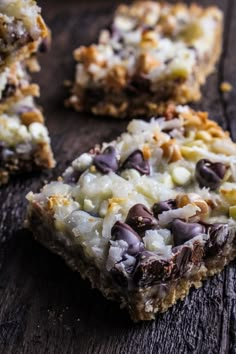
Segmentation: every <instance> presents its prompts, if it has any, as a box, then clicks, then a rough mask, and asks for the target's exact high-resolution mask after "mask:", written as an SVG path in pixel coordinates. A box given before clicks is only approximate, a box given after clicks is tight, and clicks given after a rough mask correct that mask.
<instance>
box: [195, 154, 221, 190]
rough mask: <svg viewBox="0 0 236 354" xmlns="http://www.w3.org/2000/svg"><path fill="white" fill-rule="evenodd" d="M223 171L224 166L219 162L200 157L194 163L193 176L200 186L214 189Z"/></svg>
mask: <svg viewBox="0 0 236 354" xmlns="http://www.w3.org/2000/svg"><path fill="white" fill-rule="evenodd" d="M225 173H226V166H225V165H224V164H222V163H221V162H216V163H212V162H211V161H209V160H206V159H201V160H199V161H198V163H197V165H196V170H195V177H196V180H197V182H198V184H199V186H200V187H201V188H203V187H209V188H210V189H211V190H216V189H217V188H218V187H219V186H220V183H221V181H222V179H223V178H224V175H225Z"/></svg>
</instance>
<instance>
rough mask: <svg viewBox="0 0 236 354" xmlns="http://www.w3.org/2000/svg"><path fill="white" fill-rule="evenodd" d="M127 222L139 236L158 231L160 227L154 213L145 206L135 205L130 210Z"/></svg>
mask: <svg viewBox="0 0 236 354" xmlns="http://www.w3.org/2000/svg"><path fill="white" fill-rule="evenodd" d="M125 222H126V224H128V225H130V226H131V227H132V228H133V229H134V230H135V231H136V232H137V233H139V234H143V233H145V231H146V230H150V229H156V228H157V226H158V221H157V219H156V218H155V217H154V216H153V213H152V212H151V211H150V210H149V209H148V208H147V207H146V206H145V205H143V204H135V205H134V206H133V207H132V208H131V209H130V210H129V212H128V215H127V218H126V221H125Z"/></svg>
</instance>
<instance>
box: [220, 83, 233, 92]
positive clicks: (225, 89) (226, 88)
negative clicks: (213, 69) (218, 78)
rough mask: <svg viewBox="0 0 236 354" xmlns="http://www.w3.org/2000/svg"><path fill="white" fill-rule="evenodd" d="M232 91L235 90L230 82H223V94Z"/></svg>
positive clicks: (221, 86)
mask: <svg viewBox="0 0 236 354" xmlns="http://www.w3.org/2000/svg"><path fill="white" fill-rule="evenodd" d="M232 89H233V86H232V85H231V84H230V83H229V82H227V81H223V82H222V83H221V84H220V90H221V91H222V92H230V91H232Z"/></svg>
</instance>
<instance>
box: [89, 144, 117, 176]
mask: <svg viewBox="0 0 236 354" xmlns="http://www.w3.org/2000/svg"><path fill="white" fill-rule="evenodd" d="M93 163H94V165H95V166H96V168H97V169H98V170H99V171H100V172H102V173H109V172H111V171H113V172H116V171H117V170H118V162H117V158H116V150H115V148H114V147H113V146H108V147H107V148H106V149H105V150H104V151H103V152H102V153H101V154H99V155H96V156H95V157H94V159H93Z"/></svg>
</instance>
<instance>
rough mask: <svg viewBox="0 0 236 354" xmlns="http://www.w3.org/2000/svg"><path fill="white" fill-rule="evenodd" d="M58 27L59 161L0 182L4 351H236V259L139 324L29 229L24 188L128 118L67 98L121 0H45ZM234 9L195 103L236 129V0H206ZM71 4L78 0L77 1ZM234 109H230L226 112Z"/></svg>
mask: <svg viewBox="0 0 236 354" xmlns="http://www.w3.org/2000/svg"><path fill="white" fill-rule="evenodd" d="M39 3H40V4H42V6H43V9H44V15H45V17H46V18H47V20H48V23H49V25H50V27H51V28H52V30H53V39H54V40H53V46H52V51H51V53H49V54H47V55H46V56H45V57H44V58H43V57H42V60H41V63H42V72H41V73H40V74H38V75H36V76H35V79H36V80H37V81H38V82H39V83H40V85H41V88H42V97H41V99H40V103H41V104H42V106H43V107H44V109H45V114H46V116H47V117H48V127H49V130H50V132H51V135H52V141H53V148H54V151H55V155H56V158H57V160H58V165H57V167H56V169H55V170H54V171H52V172H47V173H46V172H45V173H43V174H40V175H39V174H32V175H31V176H29V177H28V178H26V176H24V177H21V178H20V179H15V180H14V181H12V182H11V183H10V184H9V185H8V186H7V187H5V188H3V189H1V191H0V200H1V202H2V203H1V205H0V215H1V217H0V233H1V235H0V242H1V247H0V268H1V272H0V352H2V353H12V354H13V353H14V354H15V353H56V354H58V353H63V354H64V353H79V354H80V353H102V354H103V353H109V354H110V353H147V354H149V353H212V354H214V353H226V352H228V351H230V352H232V353H235V352H236V335H235V333H236V321H235V317H236V307H235V299H236V285H235V282H234V279H235V278H236V267H235V262H234V263H232V264H231V265H230V266H229V267H227V269H226V270H225V271H224V272H223V273H221V274H220V275H218V276H216V277H214V278H212V279H210V280H208V281H206V282H205V283H204V286H203V288H202V289H199V290H192V291H190V295H189V296H188V297H187V298H186V300H185V301H184V302H182V303H178V304H176V305H175V306H174V307H173V308H172V309H170V311H168V312H167V313H165V314H162V315H159V316H157V318H156V320H155V321H153V322H150V323H141V324H135V325H134V324H133V323H132V322H131V321H130V319H129V317H128V315H127V313H126V311H124V310H120V309H119V306H118V305H117V304H114V303H112V302H108V301H106V300H105V299H104V298H103V297H102V296H101V295H100V293H99V292H98V291H96V290H91V289H90V286H89V283H88V282H86V281H82V280H81V279H80V277H79V275H78V274H75V273H73V272H71V271H70V270H69V269H68V268H67V267H66V266H65V265H64V263H63V261H62V260H61V259H59V257H56V256H55V255H52V254H51V253H50V252H48V251H47V250H45V249H44V248H43V247H41V246H40V245H38V244H37V243H36V242H34V241H33V240H32V238H31V236H30V234H29V233H28V232H27V231H25V230H23V229H22V222H23V219H24V214H25V207H26V202H25V200H24V195H25V194H26V193H27V191H29V190H30V189H33V190H37V189H38V188H39V186H41V185H42V183H43V181H44V180H45V179H50V178H52V177H56V176H57V175H58V174H59V173H61V172H62V171H63V170H64V168H65V166H66V165H67V164H68V162H70V161H72V160H73V159H74V158H75V157H76V156H77V155H78V154H80V153H82V152H83V151H86V150H88V149H89V148H90V147H91V146H93V145H94V144H95V143H99V142H102V141H104V140H110V139H112V138H114V137H115V136H117V135H118V134H120V133H121V132H122V131H123V130H124V129H125V127H126V125H127V122H125V121H117V120H114V119H111V120H108V119H105V118H96V117H92V116H90V115H86V116H85V115H83V114H80V115H79V114H77V113H75V112H73V111H72V110H67V109H65V108H64V105H63V101H64V99H65V97H66V95H67V91H66V89H65V88H64V87H63V81H64V79H72V78H73V72H74V63H73V60H72V55H71V53H72V50H73V49H74V48H75V47H76V46H77V45H79V44H88V43H91V42H93V41H94V40H95V39H96V37H97V33H98V30H99V29H100V28H102V27H103V26H105V25H107V24H108V23H109V21H110V19H111V16H112V12H113V10H114V8H115V6H116V5H117V4H118V3H119V2H118V1H117V0H115V1H112V3H111V2H110V1H108V0H101V1H98V0H97V1H96V0H93V1H85V0H83V1H77V0H68V1H67V2H64V1H62V0H60V1H46V0H41V1H39ZM213 3H216V4H217V5H219V6H220V7H221V8H222V9H223V10H224V12H225V13H226V17H227V18H226V32H225V39H226V41H225V43H226V44H225V48H224V54H223V56H222V59H221V62H220V65H219V68H218V70H217V71H216V73H215V74H214V75H212V76H211V77H210V78H209V80H208V81H207V84H206V86H205V87H204V90H203V92H204V95H203V100H202V101H201V102H200V103H199V104H198V105H196V106H197V107H198V108H199V109H202V110H205V109H206V110H209V111H210V113H211V116H212V117H213V118H214V119H216V120H218V121H219V122H220V123H221V124H222V125H224V126H225V127H226V126H228V127H229V128H231V133H232V135H233V136H234V138H236V133H235V125H236V120H235V119H232V117H233V116H234V114H235V101H236V97H235V95H236V92H235V91H234V92H232V93H231V94H230V95H229V97H228V98H227V100H226V98H225V97H223V98H222V95H221V93H220V91H219V83H220V82H221V81H223V80H229V81H232V82H234V81H235V79H236V69H235V65H234V62H235V54H236V43H235V31H236V22H235V21H233V19H234V18H235V16H236V13H235V6H233V5H235V4H234V0H228V1H227V0H225V1H220V0H217V1H211V0H204V1H201V4H213ZM68 5H69V6H68ZM224 114H225V115H226V119H223V118H222V117H223V115H224Z"/></svg>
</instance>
